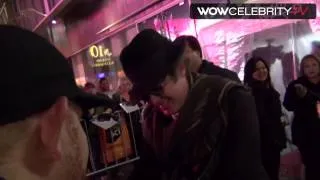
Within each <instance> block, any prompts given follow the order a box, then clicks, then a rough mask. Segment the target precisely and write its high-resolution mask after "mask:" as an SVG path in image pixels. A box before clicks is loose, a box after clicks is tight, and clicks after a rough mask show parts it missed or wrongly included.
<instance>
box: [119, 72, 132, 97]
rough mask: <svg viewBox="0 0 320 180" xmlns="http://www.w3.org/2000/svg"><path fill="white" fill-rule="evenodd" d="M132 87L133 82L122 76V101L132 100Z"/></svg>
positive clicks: (120, 94) (120, 92)
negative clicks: (130, 93)
mask: <svg viewBox="0 0 320 180" xmlns="http://www.w3.org/2000/svg"><path fill="white" fill-rule="evenodd" d="M131 88H132V84H131V82H130V81H129V79H128V78H127V77H121V78H120V80H119V87H118V94H119V96H120V102H123V101H124V102H130V95H129V92H130V90H131Z"/></svg>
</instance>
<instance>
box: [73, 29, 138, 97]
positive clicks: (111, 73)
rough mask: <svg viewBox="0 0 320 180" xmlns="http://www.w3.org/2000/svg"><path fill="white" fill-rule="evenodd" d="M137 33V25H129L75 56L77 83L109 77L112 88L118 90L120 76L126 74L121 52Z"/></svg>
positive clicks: (81, 83) (95, 81) (74, 66)
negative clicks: (123, 69)
mask: <svg viewBox="0 0 320 180" xmlns="http://www.w3.org/2000/svg"><path fill="white" fill-rule="evenodd" d="M136 34H137V29H136V27H135V26H132V27H129V28H127V29H126V30H124V31H122V32H119V33H117V34H116V35H114V36H111V37H110V38H107V39H105V40H103V41H101V42H99V43H96V44H93V45H91V46H90V47H89V48H87V49H85V50H83V51H82V52H80V53H79V54H77V55H75V56H73V57H72V58H71V59H72V61H73V62H72V64H73V69H74V74H75V77H76V79H77V83H78V84H79V85H84V84H85V83H86V82H92V83H95V84H97V83H98V80H99V79H100V78H107V79H108V80H109V82H110V88H111V89H112V90H114V91H116V90H117V88H118V80H119V78H120V77H121V76H124V73H123V71H122V67H121V63H120V61H119V56H120V53H121V51H122V49H123V48H124V47H125V46H126V45H127V44H128V43H129V42H130V40H131V39H132V38H133V37H134V36H135V35H136Z"/></svg>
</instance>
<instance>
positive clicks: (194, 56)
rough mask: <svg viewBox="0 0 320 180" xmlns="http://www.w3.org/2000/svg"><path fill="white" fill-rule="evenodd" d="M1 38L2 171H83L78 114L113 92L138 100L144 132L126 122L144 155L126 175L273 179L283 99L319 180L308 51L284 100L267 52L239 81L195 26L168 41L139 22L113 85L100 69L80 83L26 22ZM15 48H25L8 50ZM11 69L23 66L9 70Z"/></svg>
mask: <svg viewBox="0 0 320 180" xmlns="http://www.w3.org/2000/svg"><path fill="white" fill-rule="evenodd" d="M0 41H1V42H2V43H1V44H0V46H1V48H0V49H1V51H2V52H3V53H2V54H3V55H4V59H6V61H3V63H4V64H2V65H1V67H2V69H1V71H0V73H1V74H0V75H2V77H5V78H4V85H3V88H4V93H3V95H4V96H3V98H2V100H1V105H2V107H3V108H4V109H3V110H2V111H1V126H0V179H1V178H3V179H5V180H11V179H17V180H19V179H48V180H49V179H54V180H55V179H61V180H63V179H68V180H69V179H84V178H85V173H86V166H87V159H88V144H87V142H86V138H85V134H84V132H83V129H82V127H81V124H80V119H81V118H82V116H83V114H86V113H87V111H88V110H89V109H91V108H92V107H97V106H105V107H114V104H118V103H120V102H125V103H133V104H134V103H137V102H143V103H140V106H143V112H142V121H141V124H140V121H139V125H137V124H135V128H136V129H139V130H140V131H137V132H132V133H141V134H139V135H138V136H136V137H137V138H138V139H139V143H138V145H139V147H138V150H139V155H140V160H139V161H137V162H136V163H135V164H134V170H133V172H132V173H131V175H130V177H129V179H130V180H136V179H137V180H138V179H139V180H140V179H152V180H183V179H190V180H191V179H201V180H207V179H208V180H209V179H217V180H279V169H280V153H281V151H282V150H283V149H285V148H286V144H287V137H286V133H285V130H284V124H283V122H282V121H281V117H282V116H283V112H282V104H283V106H284V107H285V108H286V109H287V110H288V111H293V112H294V119H293V123H292V140H293V143H294V144H295V145H296V146H297V147H298V149H299V151H300V153H301V157H302V161H303V163H304V165H305V167H306V169H305V174H306V180H319V179H320V173H318V172H317V163H318V162H320V155H319V153H318V152H319V150H320V142H319V141H318V137H319V136H320V134H319V133H320V119H319V118H320V102H319V98H320V96H319V95H318V94H319V93H320V60H318V58H317V57H316V56H315V55H306V56H305V57H304V58H303V59H302V61H301V63H300V64H301V67H300V77H299V78H298V79H297V80H294V81H293V82H291V83H290V85H289V86H288V88H287V91H286V94H285V98H284V102H283V103H282V102H281V100H280V95H279V93H278V92H277V90H276V89H275V88H274V87H273V85H272V79H271V77H270V69H269V64H267V63H266V61H265V60H264V58H263V57H252V58H250V59H249V60H248V62H247V63H246V65H245V70H244V71H245V72H244V81H243V82H241V81H240V79H239V78H238V76H237V74H236V73H234V72H232V71H230V70H227V69H223V68H220V67H218V66H216V65H214V64H213V63H211V62H209V61H207V60H204V59H203V56H202V50H201V46H200V44H199V42H198V40H197V39H196V38H195V37H193V36H180V37H178V38H176V39H175V40H174V41H170V40H169V39H167V38H165V37H163V36H162V35H160V34H159V33H158V32H156V31H154V30H151V29H146V30H143V31H141V32H140V33H139V34H138V35H136V36H135V37H134V38H133V40H132V41H131V42H130V43H129V44H128V45H127V46H126V47H125V48H124V49H123V50H122V52H121V55H120V62H121V64H122V67H123V70H124V72H125V74H126V77H121V78H120V80H119V87H118V88H117V90H113V89H110V85H109V82H108V79H107V78H102V79H99V83H98V86H96V84H94V83H92V82H88V83H86V84H85V86H84V88H83V89H82V90H81V89H80V88H79V87H77V85H76V84H75V82H74V77H73V72H72V69H71V68H70V67H69V64H68V63H67V60H66V59H65V58H64V57H63V56H62V55H61V53H59V51H58V50H56V49H55V48H54V47H53V46H52V45H50V43H48V42H47V41H46V40H44V39H43V38H41V37H39V36H38V35H36V34H34V33H32V32H29V31H26V30H23V29H20V28H17V27H12V26H0ZM29 43H32V47H31V46H30V45H29ZM17 49H19V51H20V52H21V53H10V52H13V51H15V50H17ZM39 50H40V51H39ZM13 67H14V68H13ZM17 69H18V71H19V72H22V73H23V76H19V77H15V76H14V74H15V73H12V72H13V71H14V70H17ZM16 79H19V80H20V81H19V82H20V83H17V82H16V81H15V80H16ZM21 84H22V85H23V86H21ZM18 85H19V87H18Z"/></svg>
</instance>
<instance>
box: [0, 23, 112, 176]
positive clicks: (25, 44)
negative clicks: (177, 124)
mask: <svg viewBox="0 0 320 180" xmlns="http://www.w3.org/2000/svg"><path fill="white" fill-rule="evenodd" d="M0 54H1V60H2V62H1V66H0V77H2V80H1V84H2V87H1V95H0V97H1V100H0V104H1V113H0V177H2V178H4V179H6V180H11V179H16V180H19V179H42V180H46V179H55V180H56V179H60V180H64V179H65V180H70V179H74V180H76V179H82V178H84V177H85V172H86V165H87V158H88V147H87V140H86V137H85V134H84V131H83V129H82V127H81V124H80V118H81V116H82V114H83V113H85V111H86V110H88V109H89V108H92V107H95V106H112V105H113V103H112V102H110V101H109V100H107V99H104V98H102V97H96V96H93V95H91V94H87V93H85V92H83V91H81V90H80V89H79V88H78V87H77V85H76V83H75V80H74V76H73V71H72V69H71V67H70V65H69V63H68V62H67V60H66V59H65V58H64V57H63V55H62V54H61V53H60V52H59V51H58V50H57V49H56V48H54V47H53V46H52V45H51V44H50V43H49V42H47V41H46V40H45V39H44V38H42V37H40V36H38V35H36V34H34V33H32V32H29V31H27V30H24V29H20V28H18V27H13V26H5V25H1V26H0Z"/></svg>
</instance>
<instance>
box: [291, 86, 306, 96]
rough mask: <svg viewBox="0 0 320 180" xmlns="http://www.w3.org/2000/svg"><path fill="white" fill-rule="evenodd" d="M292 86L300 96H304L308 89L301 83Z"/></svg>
mask: <svg viewBox="0 0 320 180" xmlns="http://www.w3.org/2000/svg"><path fill="white" fill-rule="evenodd" d="M294 87H295V88H296V93H297V95H298V96H299V97H300V98H303V97H305V96H306V94H307V92H308V89H307V88H306V87H304V86H303V85H302V84H296V85H294Z"/></svg>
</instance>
